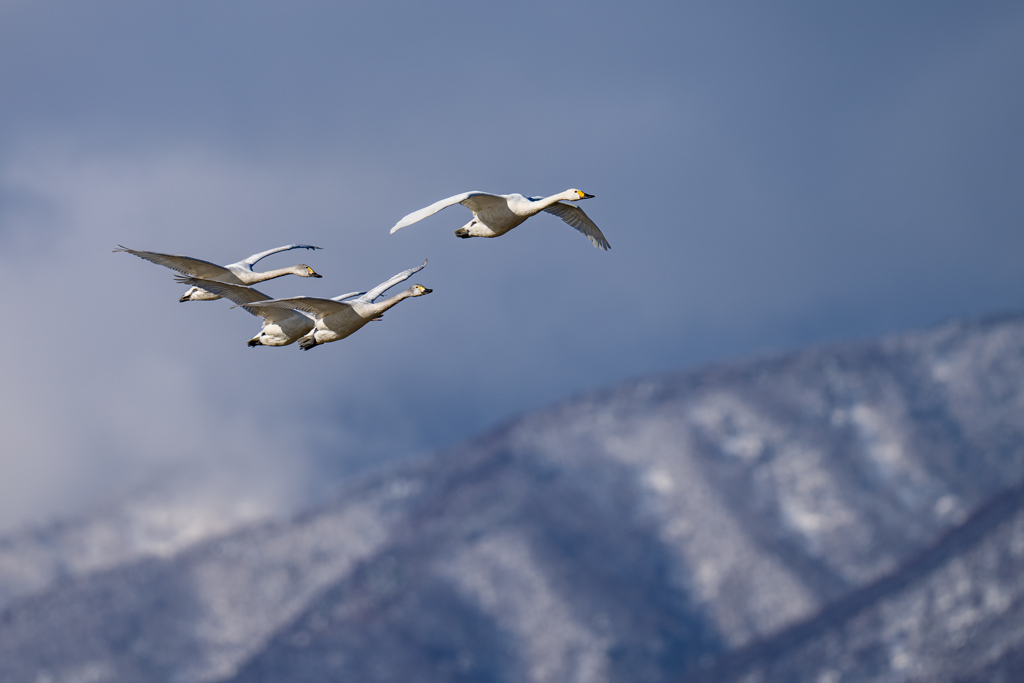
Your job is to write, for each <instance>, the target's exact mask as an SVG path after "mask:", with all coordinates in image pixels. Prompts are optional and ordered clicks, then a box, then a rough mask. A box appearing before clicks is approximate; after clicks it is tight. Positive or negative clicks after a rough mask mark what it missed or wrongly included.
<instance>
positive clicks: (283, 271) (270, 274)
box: [246, 266, 303, 285]
mask: <svg viewBox="0 0 1024 683" xmlns="http://www.w3.org/2000/svg"><path fill="white" fill-rule="evenodd" d="M302 272H303V271H302V269H301V268H299V267H298V266H289V267H288V268H278V269H277V270H267V271H264V272H262V273H257V272H256V271H253V272H252V273H251V274H250V275H249V277H248V278H246V279H247V280H248V282H247V283H246V284H250V285H254V284H256V283H257V282H265V281H266V280H273V279H274V278H276V277H283V276H285V275H300V274H301V273H302Z"/></svg>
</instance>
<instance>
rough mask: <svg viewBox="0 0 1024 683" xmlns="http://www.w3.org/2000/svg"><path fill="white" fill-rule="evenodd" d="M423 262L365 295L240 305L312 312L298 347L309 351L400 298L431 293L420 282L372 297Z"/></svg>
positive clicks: (353, 328)
mask: <svg viewBox="0 0 1024 683" xmlns="http://www.w3.org/2000/svg"><path fill="white" fill-rule="evenodd" d="M426 265H427V262H426V260H424V261H423V265H421V266H417V267H415V268H410V269H409V270H403V271H402V272H401V273H399V274H398V275H395V276H394V277H392V278H390V279H389V280H387V281H385V282H382V283H381V284H379V285H377V286H376V287H374V288H373V289H371V290H370V291H368V292H366V293H365V294H361V295H359V296H357V297H355V298H353V299H348V300H347V301H341V300H340V299H346V298H347V297H348V296H349V295H345V296H342V297H338V298H336V299H317V298H315V297H311V296H294V297H291V298H288V299H271V300H270V301H259V302H254V303H244V304H239V305H240V306H241V307H242V308H245V309H246V310H250V311H255V310H262V309H264V308H286V309H295V310H297V311H305V312H306V313H310V314H312V315H313V316H315V317H316V324H315V326H314V327H313V329H312V330H311V331H310V332H309V333H308V334H306V336H304V337H303V338H302V339H301V340H299V348H301V349H302V350H303V351H308V350H309V349H311V348H313V347H314V346H318V345H320V344H326V343H328V342H332V341H338V340H339V339H344V338H345V337H347V336H349V335H351V334H352V333H354V332H356V331H358V330H359V329H360V328H361V327H363V325H365V324H366V323H368V322H370V321H371V320H377V319H379V318H380V317H381V315H383V313H384V311H386V310H388V309H389V308H391V307H392V306H394V305H395V304H397V303H398V302H399V301H401V300H403V299H408V298H409V297H411V296H423V295H424V294H430V293H431V292H432V291H434V290H432V289H427V288H426V287H424V286H423V285H413V286H412V287H410V288H409V289H407V290H405V291H404V292H399V293H398V294H396V295H395V296H393V297H391V298H389V299H385V300H384V301H381V302H380V303H374V299H377V298H378V297H380V296H381V295H382V294H383V293H384V292H386V291H387V290H389V289H391V288H392V287H393V286H395V285H397V284H398V283H399V282H401V281H403V280H407V279H409V276H411V275H412V274H413V273H417V272H419V271H421V270H423V266H426Z"/></svg>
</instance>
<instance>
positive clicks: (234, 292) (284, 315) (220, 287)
mask: <svg viewBox="0 0 1024 683" xmlns="http://www.w3.org/2000/svg"><path fill="white" fill-rule="evenodd" d="M174 281H175V282H180V283H181V284H183V285H191V286H193V287H197V288H200V289H203V290H206V291H208V292H212V293H213V294H216V295H217V296H220V297H224V298H225V299H229V300H231V301H233V302H235V303H236V304H238V305H239V306H241V305H242V304H256V303H258V302H260V301H268V300H269V299H270V297H269V296H267V295H266V294H264V293H263V292H261V291H259V290H257V289H253V288H252V287H246V286H245V285H229V284H228V283H226V282H217V281H216V280H204V279H202V278H198V277H185V276H179V277H176V278H174ZM360 294H363V292H349V293H348V294H342V295H341V296H339V297H335V298H334V300H335V301H341V300H342V299H348V298H349V297H353V296H359V295H360ZM245 310H246V311H248V312H249V313H252V314H253V315H255V316H257V317H261V318H263V328H262V329H261V330H260V333H259V334H257V335H256V336H255V337H253V338H252V339H250V340H249V341H248V342H246V343H247V344H248V345H249V346H251V347H253V346H288V345H289V344H292V343H294V342H296V341H298V340H299V339H301V338H302V337H304V336H305V335H306V334H308V333H309V331H310V330H312V329H313V324H314V323H315V322H316V318H314V317H313V316H312V315H310V314H309V313H306V312H305V311H297V310H292V309H288V308H276V307H270V306H252V307H248V306H247V307H245Z"/></svg>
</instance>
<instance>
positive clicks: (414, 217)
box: [391, 192, 505, 234]
mask: <svg viewBox="0 0 1024 683" xmlns="http://www.w3.org/2000/svg"><path fill="white" fill-rule="evenodd" d="M504 202H505V198H504V197H502V196H501V195H500V194H491V193H490V192H463V193H462V194H457V195H455V196H454V197H448V199H442V200H441V201H439V202H434V203H433V204H431V205H430V206H428V207H427V208H425V209H420V210H419V211H413V212H412V213H410V214H409V215H408V216H406V217H405V218H403V219H402V220H400V221H398V223H396V224H395V227H393V228H391V232H392V234H393V233H394V232H395V230H398V229H400V228H404V227H405V226H407V225H412V224H413V223H416V222H417V221H421V220H423V219H424V218H426V217H427V216H433V215H434V214H435V213H437V212H438V211H440V210H441V209H446V208H448V207H449V206H452V205H454V204H463V205H465V206H466V208H468V209H469V210H470V211H472V212H473V213H476V212H477V211H480V210H482V209H485V208H487V207H489V206H495V205H497V204H501V203H504Z"/></svg>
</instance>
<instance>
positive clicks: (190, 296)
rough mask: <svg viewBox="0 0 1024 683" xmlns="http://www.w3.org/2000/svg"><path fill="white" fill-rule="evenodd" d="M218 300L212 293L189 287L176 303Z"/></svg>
mask: <svg viewBox="0 0 1024 683" xmlns="http://www.w3.org/2000/svg"><path fill="white" fill-rule="evenodd" d="M219 298H220V297H219V296H218V295H216V294H214V293H213V292H208V291H206V290H205V289H200V288H199V287H189V289H188V291H187V292H185V293H184V294H182V295H181V298H180V299H178V301H179V302H184V301H213V300H214V299H219Z"/></svg>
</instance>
